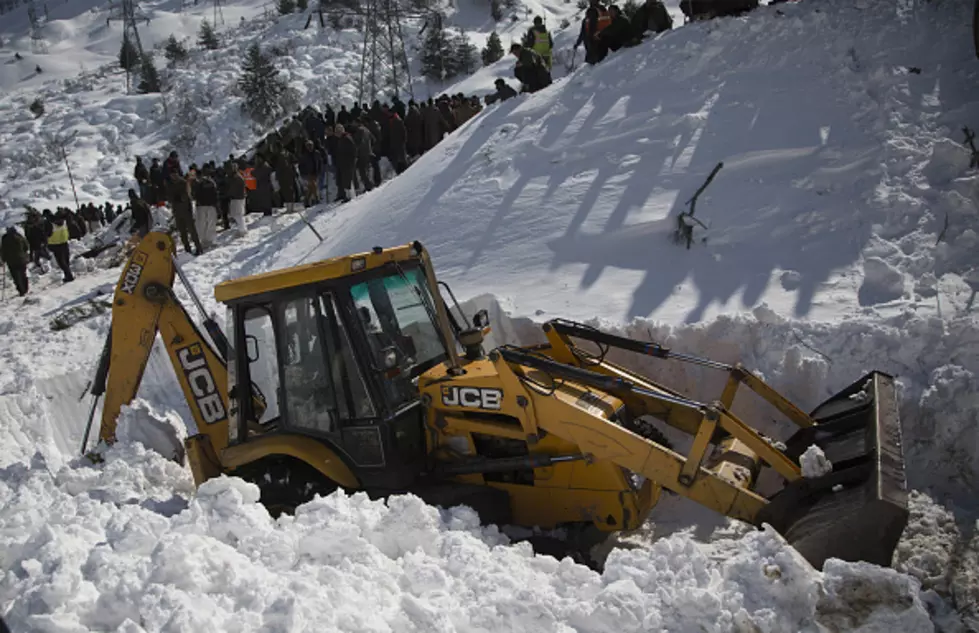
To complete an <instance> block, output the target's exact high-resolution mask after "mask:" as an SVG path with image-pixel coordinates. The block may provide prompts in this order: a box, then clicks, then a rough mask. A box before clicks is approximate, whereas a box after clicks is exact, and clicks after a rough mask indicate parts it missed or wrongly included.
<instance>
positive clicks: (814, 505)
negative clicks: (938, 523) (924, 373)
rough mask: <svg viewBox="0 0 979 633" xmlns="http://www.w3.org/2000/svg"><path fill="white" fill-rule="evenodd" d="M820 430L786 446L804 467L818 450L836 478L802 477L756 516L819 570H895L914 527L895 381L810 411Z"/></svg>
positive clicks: (873, 380)
mask: <svg viewBox="0 0 979 633" xmlns="http://www.w3.org/2000/svg"><path fill="white" fill-rule="evenodd" d="M811 415H812V417H813V419H814V420H816V422H817V424H816V425H815V426H812V427H809V428H803V429H801V430H800V431H798V432H797V433H795V435H793V436H792V437H791V438H789V441H788V442H787V443H786V451H785V454H786V455H787V456H788V457H789V458H791V459H793V460H795V461H796V463H798V461H799V457H800V456H801V455H802V453H804V452H805V451H806V449H807V448H809V446H811V445H813V444H815V445H816V446H818V447H819V448H820V449H822V451H823V452H824V453H825V454H826V457H827V458H828V459H829V460H830V462H832V464H833V470H832V472H830V473H828V474H826V475H824V476H822V477H818V478H813V479H806V478H802V479H799V480H798V481H795V482H793V483H790V484H788V485H787V486H786V487H785V488H783V489H782V490H781V491H780V492H778V493H777V494H775V495H774V496H773V497H772V498H771V499H770V500H769V504H768V506H767V507H765V509H764V510H762V511H761V512H760V513H759V515H758V523H759V524H761V523H768V524H770V525H771V526H772V527H774V528H775V529H776V530H778V531H779V532H780V533H781V534H782V535H783V536H785V538H786V539H787V540H788V541H789V543H790V544H791V545H792V546H793V547H794V548H795V549H797V550H798V551H799V552H801V553H802V555H803V556H805V558H806V559H807V560H808V561H809V562H810V563H812V565H813V566H814V567H815V568H816V569H821V568H822V566H823V562H824V561H825V560H826V559H827V558H840V559H843V560H848V561H867V562H870V563H875V564H877V565H882V566H885V567H886V566H889V565H890V564H891V557H892V555H893V553H894V549H895V547H897V541H898V539H899V538H900V537H901V533H902V532H903V531H904V527H905V526H906V525H907V522H908V494H907V485H906V482H905V477H904V452H903V448H902V446H901V423H900V419H899V416H898V409H897V396H896V393H895V388H894V379H893V378H892V377H891V376H888V375H887V374H882V373H880V372H876V371H875V372H872V373H870V374H868V375H867V376H865V377H863V378H861V379H860V380H858V381H857V382H855V383H853V384H852V385H850V386H849V387H847V388H846V389H844V390H843V391H841V392H839V393H838V394H836V395H835V396H833V397H832V398H830V399H829V400H827V401H826V402H824V403H822V404H821V405H819V406H818V407H816V409H815V410H814V411H813V412H812V414H811Z"/></svg>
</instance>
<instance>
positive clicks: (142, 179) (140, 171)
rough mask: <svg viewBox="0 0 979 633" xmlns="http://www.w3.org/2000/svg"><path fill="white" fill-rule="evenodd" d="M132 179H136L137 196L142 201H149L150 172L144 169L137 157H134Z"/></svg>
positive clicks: (141, 160) (141, 161) (139, 158)
mask: <svg viewBox="0 0 979 633" xmlns="http://www.w3.org/2000/svg"><path fill="white" fill-rule="evenodd" d="M133 178H135V179H136V183H137V184H138V185H139V195H140V197H142V198H143V200H149V199H150V187H151V185H150V170H149V169H147V168H146V165H145V164H143V159H142V158H141V157H139V156H137V157H136V168H135V169H133Z"/></svg>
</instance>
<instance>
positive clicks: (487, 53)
mask: <svg viewBox="0 0 979 633" xmlns="http://www.w3.org/2000/svg"><path fill="white" fill-rule="evenodd" d="M503 55H504V53H503V42H501V41H500V36H499V35H497V34H496V31H493V32H492V33H490V36H489V39H488V40H486V48H484V49H483V51H482V58H483V66H489V65H490V64H492V63H494V62H498V61H500V60H501V59H503Z"/></svg>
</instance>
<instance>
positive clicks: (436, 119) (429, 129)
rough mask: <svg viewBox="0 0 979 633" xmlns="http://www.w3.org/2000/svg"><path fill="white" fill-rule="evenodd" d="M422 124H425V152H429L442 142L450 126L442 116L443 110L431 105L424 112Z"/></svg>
mask: <svg viewBox="0 0 979 633" xmlns="http://www.w3.org/2000/svg"><path fill="white" fill-rule="evenodd" d="M422 122H423V123H424V124H425V128H424V130H425V144H424V146H423V150H424V151H426V152H427V151H428V150H430V149H432V148H433V147H435V146H436V145H438V144H439V143H440V142H441V141H442V137H443V136H445V134H446V132H448V131H449V124H448V122H446V120H445V117H443V116H442V112H441V110H439V109H438V108H437V107H435V105H434V104H431V103H429V104H428V106H426V107H425V110H424V112H422Z"/></svg>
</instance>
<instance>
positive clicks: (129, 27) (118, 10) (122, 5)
mask: <svg viewBox="0 0 979 633" xmlns="http://www.w3.org/2000/svg"><path fill="white" fill-rule="evenodd" d="M111 9H112V13H110V14H109V17H108V18H106V20H105V23H106V24H108V23H109V22H111V21H112V20H122V41H123V42H125V41H126V40H129V43H130V44H132V45H133V46H134V47H135V48H136V54H137V55H138V58H139V66H142V64H143V58H144V53H143V44H142V42H140V41H139V30H138V29H137V28H136V20H144V21H145V22H146V23H147V24H149V23H150V19H149V17H148V16H147V15H146V14H145V13H143V12H142V10H141V9H140V8H139V5H138V4H137V0H119V2H118V3H117V4H113V5H111ZM131 75H132V72H131V71H130V69H129V68H127V69H126V94H129V93H130V92H131V88H132V77H131Z"/></svg>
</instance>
